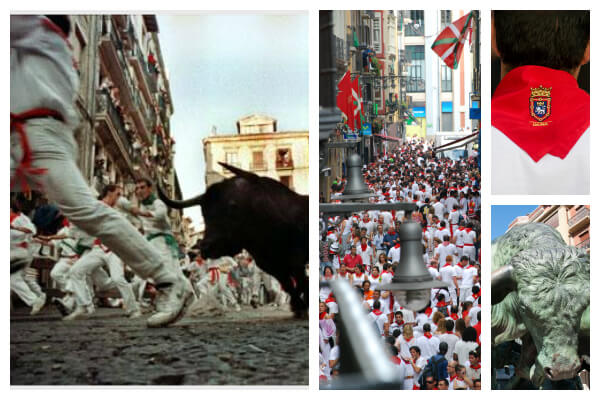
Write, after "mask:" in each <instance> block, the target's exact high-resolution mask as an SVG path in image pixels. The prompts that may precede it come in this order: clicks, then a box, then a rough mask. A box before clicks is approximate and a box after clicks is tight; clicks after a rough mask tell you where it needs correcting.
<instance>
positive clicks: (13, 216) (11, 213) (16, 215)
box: [10, 210, 19, 224]
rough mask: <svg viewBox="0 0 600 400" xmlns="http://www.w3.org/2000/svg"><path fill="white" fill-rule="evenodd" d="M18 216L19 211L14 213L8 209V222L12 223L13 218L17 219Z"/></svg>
mask: <svg viewBox="0 0 600 400" xmlns="http://www.w3.org/2000/svg"><path fill="white" fill-rule="evenodd" d="M18 216H19V213H14V212H13V211H12V210H10V223H11V224H12V223H13V221H14V220H15V219H17V217H18Z"/></svg>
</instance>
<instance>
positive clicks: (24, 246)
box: [17, 242, 29, 249]
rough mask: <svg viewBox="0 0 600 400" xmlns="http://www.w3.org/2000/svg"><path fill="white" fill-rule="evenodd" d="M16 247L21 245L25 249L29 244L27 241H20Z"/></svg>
mask: <svg viewBox="0 0 600 400" xmlns="http://www.w3.org/2000/svg"><path fill="white" fill-rule="evenodd" d="M17 247H21V248H23V249H26V248H28V247H29V245H28V244H27V242H21V243H19V244H18V245H17Z"/></svg>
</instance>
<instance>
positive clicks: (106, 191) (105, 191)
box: [98, 184, 118, 200]
mask: <svg viewBox="0 0 600 400" xmlns="http://www.w3.org/2000/svg"><path fill="white" fill-rule="evenodd" d="M117 189H118V186H117V185H114V184H109V185H106V186H104V187H103V188H102V192H100V196H98V200H102V199H103V198H105V197H106V195H107V194H109V193H112V192H114V191H115V190H117Z"/></svg>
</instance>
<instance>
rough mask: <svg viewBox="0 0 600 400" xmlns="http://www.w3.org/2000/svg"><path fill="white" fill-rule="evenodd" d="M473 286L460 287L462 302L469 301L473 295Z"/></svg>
mask: <svg viewBox="0 0 600 400" xmlns="http://www.w3.org/2000/svg"><path fill="white" fill-rule="evenodd" d="M472 290H473V286H461V287H460V302H461V303H462V302H463V301H465V300H467V297H469V296H470V295H472V294H473V292H472Z"/></svg>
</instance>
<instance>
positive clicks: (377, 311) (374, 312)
mask: <svg viewBox="0 0 600 400" xmlns="http://www.w3.org/2000/svg"><path fill="white" fill-rule="evenodd" d="M372 313H373V314H375V315H377V316H380V315H381V314H383V312H382V311H381V310H373V311H372Z"/></svg>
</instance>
